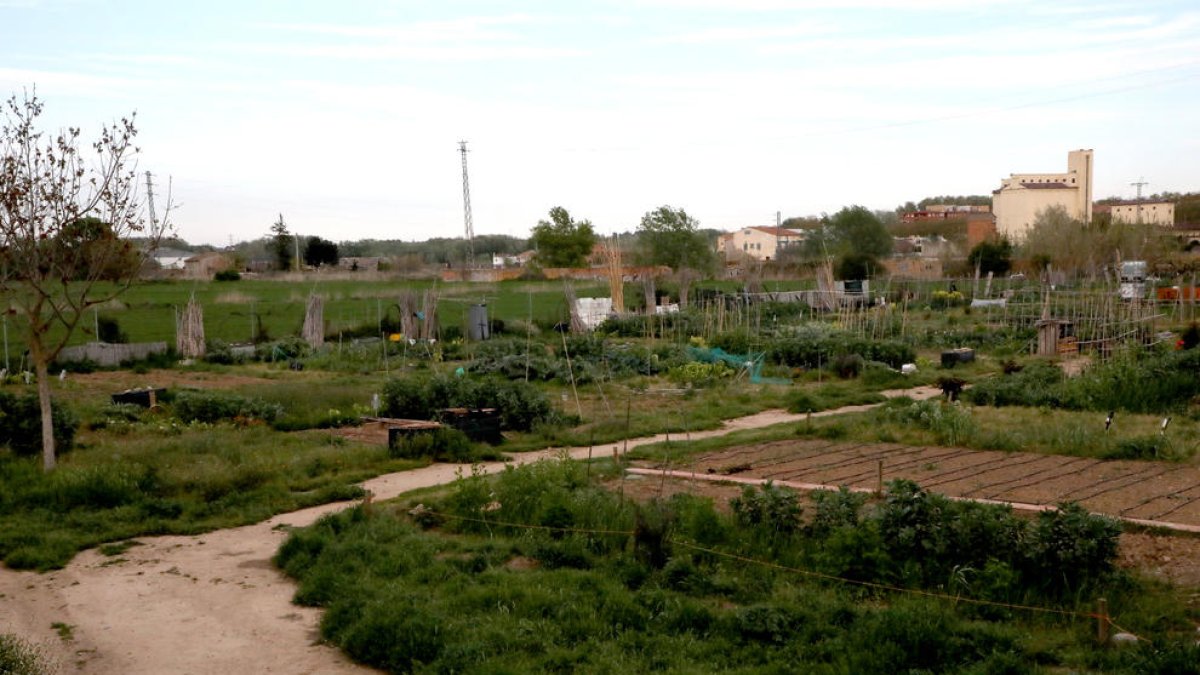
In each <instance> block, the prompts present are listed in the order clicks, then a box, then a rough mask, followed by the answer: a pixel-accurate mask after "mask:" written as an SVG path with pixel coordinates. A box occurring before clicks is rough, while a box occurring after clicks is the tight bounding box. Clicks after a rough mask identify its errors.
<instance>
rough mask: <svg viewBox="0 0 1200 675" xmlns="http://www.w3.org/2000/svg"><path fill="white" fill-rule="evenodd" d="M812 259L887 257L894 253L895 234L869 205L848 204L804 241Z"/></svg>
mask: <svg viewBox="0 0 1200 675" xmlns="http://www.w3.org/2000/svg"><path fill="white" fill-rule="evenodd" d="M804 249H805V253H806V254H807V255H808V256H809V257H810V258H816V259H821V258H826V257H834V258H842V257H845V256H847V255H850V254H861V255H866V256H870V257H872V258H886V257H887V256H889V255H891V254H892V235H891V233H889V232H888V230H887V227H886V226H884V224H883V221H881V220H880V219H879V216H877V215H876V214H875V213H873V212H872V211H871V210H870V209H868V208H867V207H865V206H847V207H845V208H843V209H842V210H841V211H838V212H837V213H835V214H833V215H832V216H826V217H824V218H823V219H822V222H821V227H819V228H817V229H816V230H813V231H811V232H810V233H809V235H808V237H807V238H806V239H805V241H804Z"/></svg>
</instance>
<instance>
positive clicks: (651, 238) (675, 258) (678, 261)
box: [637, 206, 716, 272]
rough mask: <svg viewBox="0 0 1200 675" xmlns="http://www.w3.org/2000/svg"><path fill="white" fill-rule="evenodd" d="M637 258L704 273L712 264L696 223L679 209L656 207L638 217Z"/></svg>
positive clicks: (707, 244)
mask: <svg viewBox="0 0 1200 675" xmlns="http://www.w3.org/2000/svg"><path fill="white" fill-rule="evenodd" d="M637 235H638V240H637V241H638V248H639V257H640V259H641V261H642V262H643V263H644V264H646V265H665V266H667V267H670V268H671V269H672V270H673V271H675V272H679V271H681V270H685V269H686V270H695V271H700V272H702V271H708V270H710V269H712V267H713V264H714V263H715V261H716V252H715V251H714V250H713V247H712V244H711V242H709V240H708V237H706V236H704V234H703V233H702V232H700V223H699V221H697V220H696V219H695V218H692V217H691V216H689V215H688V214H687V212H686V211H684V210H683V209H674V208H671V207H670V206H660V207H658V208H657V209H655V210H653V211H649V212H647V213H646V215H644V216H642V222H641V224H640V225H638V229H637Z"/></svg>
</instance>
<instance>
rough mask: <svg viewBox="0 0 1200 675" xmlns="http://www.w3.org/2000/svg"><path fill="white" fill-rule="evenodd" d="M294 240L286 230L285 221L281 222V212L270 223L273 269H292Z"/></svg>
mask: <svg viewBox="0 0 1200 675" xmlns="http://www.w3.org/2000/svg"><path fill="white" fill-rule="evenodd" d="M294 251H295V240H294V239H293V238H292V233H291V232H288V227H287V223H285V222H283V214H282V213H281V214H279V220H277V221H275V223H274V224H273V225H271V254H272V255H273V256H275V269H277V270H280V271H284V270H290V269H292V261H293V260H294Z"/></svg>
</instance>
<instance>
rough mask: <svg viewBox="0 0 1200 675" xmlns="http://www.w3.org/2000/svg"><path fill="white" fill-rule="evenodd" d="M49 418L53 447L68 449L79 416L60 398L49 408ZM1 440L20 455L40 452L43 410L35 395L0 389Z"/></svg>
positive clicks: (73, 437)
mask: <svg viewBox="0 0 1200 675" xmlns="http://www.w3.org/2000/svg"><path fill="white" fill-rule="evenodd" d="M50 418H51V423H52V424H53V427H54V446H55V448H56V450H57V451H58V452H59V453H63V452H67V451H69V450H70V449H71V447H72V446H73V445H74V443H75V432H76V430H78V429H79V419H78V418H77V417H76V416H75V414H74V413H73V412H71V410H70V408H68V407H67V406H66V405H64V404H63V403H62V402H61V401H60V402H57V403H55V404H54V405H53V406H52V407H51V410H50ZM0 443H2V444H5V445H7V446H8V447H9V449H10V450H12V451H13V454H15V455H18V456H21V457H32V456H34V455H37V454H38V453H40V452H41V451H42V410H41V405H40V404H39V403H38V397H37V396H36V395H34V394H29V395H25V396H14V395H12V394H9V393H8V392H0Z"/></svg>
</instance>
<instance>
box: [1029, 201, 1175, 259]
mask: <svg viewBox="0 0 1200 675" xmlns="http://www.w3.org/2000/svg"><path fill="white" fill-rule="evenodd" d="M1174 246H1175V244H1174V243H1173V241H1172V240H1171V239H1170V238H1169V237H1164V236H1162V232H1161V230H1160V228H1159V226H1157V225H1153V224H1151V223H1142V224H1140V225H1139V224H1136V223H1123V222H1111V220H1110V221H1109V222H1104V221H1102V220H1097V221H1096V222H1093V223H1090V224H1088V223H1084V222H1082V221H1079V220H1076V219H1074V218H1072V217H1071V216H1070V215H1069V214H1068V213H1067V210H1066V209H1065V208H1063V207H1062V206H1050V207H1047V208H1046V209H1043V210H1042V211H1039V212H1038V214H1037V217H1036V218H1034V220H1033V225H1031V226H1030V228H1029V230H1028V231H1027V232H1026V233H1025V237H1024V239H1023V240H1022V241H1021V244H1020V251H1021V255H1022V256H1023V257H1025V258H1027V259H1029V260H1031V261H1032V260H1037V261H1038V262H1040V263H1042V264H1049V265H1053V267H1054V269H1056V270H1060V271H1063V272H1066V273H1067V274H1074V275H1078V276H1088V277H1098V276H1101V275H1102V274H1103V273H1104V270H1105V269H1106V268H1108V267H1110V266H1111V265H1114V264H1115V263H1116V262H1117V261H1118V260H1146V261H1148V262H1150V263H1151V264H1154V263H1155V262H1157V261H1158V259H1159V258H1161V257H1163V256H1164V255H1165V254H1166V253H1167V252H1168V251H1170V250H1171V249H1172V248H1174Z"/></svg>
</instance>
